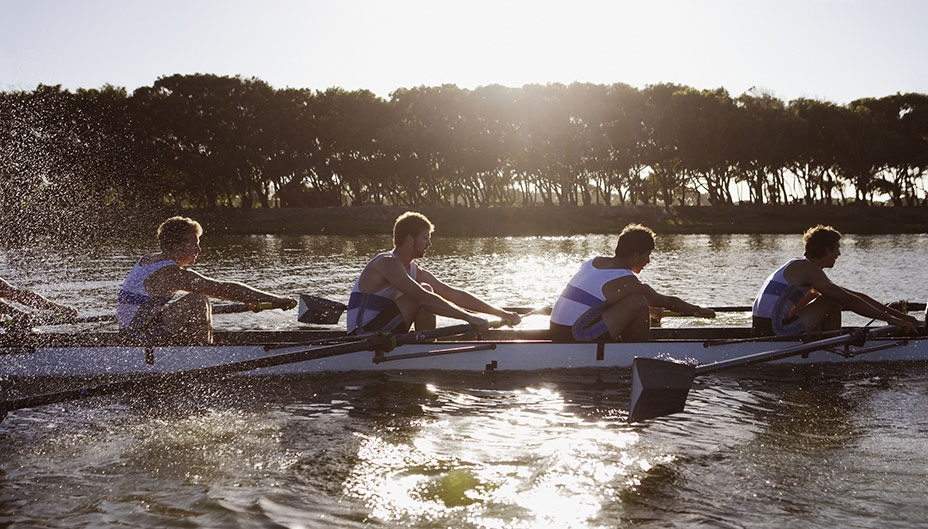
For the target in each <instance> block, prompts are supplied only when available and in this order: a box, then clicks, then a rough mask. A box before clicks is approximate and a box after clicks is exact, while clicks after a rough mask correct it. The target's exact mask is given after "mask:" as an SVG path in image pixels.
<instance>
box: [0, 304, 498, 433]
mask: <svg viewBox="0 0 928 529" xmlns="http://www.w3.org/2000/svg"><path fill="white" fill-rule="evenodd" d="M503 324H504V322H492V323H491V324H490V326H491V327H500V326H502V325H503ZM474 329H475V326H474V325H473V324H470V323H465V324H461V325H452V326H449V327H440V328H437V329H431V330H427V331H418V332H408V333H404V334H396V335H392V334H380V335H376V336H370V337H368V338H366V339H364V340H362V341H360V342H351V343H343V344H336V345H329V346H322V347H314V348H310V349H303V350H301V351H293V352H289V353H284V354H279V355H271V356H265V357H261V358H254V359H251V360H243V361H239V362H231V363H228V364H221V365H216V366H209V367H201V368H198V369H191V370H189V371H177V372H172V373H158V374H154V375H146V376H142V377H137V378H133V379H130V380H123V381H119V382H110V383H107V384H101V385H97V386H90V387H84V388H78V389H71V390H67V391H59V392H55V393H46V394H43V395H35V396H32V397H23V398H19V399H11V400H7V401H4V402H2V403H0V421H2V420H3V418H4V417H6V414H7V413H8V412H10V411H13V410H19V409H23V408H34V407H36V406H45V405H48V404H56V403H59V402H67V401H71V400H77V399H83V398H86V397H93V396H98V395H106V394H110V393H116V392H119V391H123V390H126V389H134V388H141V387H147V386H152V385H157V384H164V383H168V382H176V381H181V380H192V379H196V378H201V377H208V376H215V375H220V374H224V373H233V372H238V371H251V370H254V369H262V368H267V367H273V366H279V365H284V364H292V363H295V362H305V361H307V360H318V359H321V358H328V357H331V356H338V355H344V354H350V353H356V352H359V351H368V350H371V351H373V350H378V351H391V350H393V349H394V348H395V347H398V346H400V345H405V344H410V343H418V342H424V341H426V340H433V339H435V338H441V337H444V336H454V335H457V334H464V333H467V332H471V331H473V330H474Z"/></svg>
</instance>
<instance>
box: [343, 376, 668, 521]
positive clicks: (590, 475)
mask: <svg viewBox="0 0 928 529" xmlns="http://www.w3.org/2000/svg"><path fill="white" fill-rule="evenodd" d="M558 389H559V388H558V387H555V386H530V387H525V388H522V389H519V390H475V389H471V390H467V391H456V390H453V389H448V388H443V387H438V386H430V390H431V391H432V392H434V397H433V398H432V399H430V403H429V404H428V405H427V406H425V407H424V412H425V416H424V417H422V418H421V419H419V420H417V421H416V422H415V424H416V425H417V428H416V431H415V434H414V435H413V437H412V438H411V439H407V438H406V437H405V436H402V437H401V438H400V439H399V440H396V439H395V433H394V432H393V431H388V432H383V433H379V434H364V435H360V434H359V437H360V439H361V446H360V448H359V452H358V456H359V461H358V463H357V464H356V465H355V467H354V468H353V469H352V472H351V476H350V477H349V479H348V480H347V481H346V483H345V491H346V493H348V494H350V495H352V496H356V497H359V498H361V499H363V501H364V502H365V505H367V507H368V508H369V509H370V511H371V513H372V515H373V516H374V517H376V518H378V519H380V520H382V521H385V522H401V521H402V522H403V523H404V524H407V523H408V524H409V525H412V526H417V527H419V526H435V527H448V526H454V527H462V526H476V527H552V528H553V527H557V528H561V527H588V526H589V524H590V520H593V519H595V518H596V516H597V513H598V512H599V511H600V510H601V509H602V508H603V506H604V505H609V504H611V503H612V502H613V501H614V498H615V496H616V495H618V494H621V493H623V492H625V491H626V490H628V489H629V488H634V487H636V486H638V485H639V484H640V483H641V476H642V475H643V474H647V472H648V471H649V470H650V469H651V468H652V467H653V466H654V465H656V464H660V463H661V462H665V461H667V460H668V459H669V456H667V455H666V454H660V453H653V454H649V453H648V451H647V450H642V449H641V448H640V447H639V446H638V442H639V436H638V434H637V433H635V432H632V431H630V430H629V429H628V428H626V427H624V426H623V425H620V424H618V423H614V422H611V421H608V420H606V421H603V420H600V421H595V420H586V419H583V418H580V417H578V416H577V415H575V414H573V413H571V411H570V408H571V406H570V405H569V403H568V401H567V400H565V398H564V396H563V395H562V394H561V393H560V392H559V390H558Z"/></svg>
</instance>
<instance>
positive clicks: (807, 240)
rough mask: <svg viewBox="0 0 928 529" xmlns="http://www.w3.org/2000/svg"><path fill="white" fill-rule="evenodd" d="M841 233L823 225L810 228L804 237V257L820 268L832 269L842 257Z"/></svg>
mask: <svg viewBox="0 0 928 529" xmlns="http://www.w3.org/2000/svg"><path fill="white" fill-rule="evenodd" d="M840 241H841V233H840V232H839V231H838V230H836V229H834V228H832V227H831V226H823V225H821V224H819V225H817V226H815V227H812V228H809V229H808V230H806V232H805V233H804V234H803V235H802V243H803V246H804V248H805V250H804V252H803V255H804V256H805V258H806V259H808V260H809V261H811V262H813V263H815V264H816V265H817V266H818V267H819V268H832V267H834V266H835V261H837V260H838V256H839V255H841V242H840Z"/></svg>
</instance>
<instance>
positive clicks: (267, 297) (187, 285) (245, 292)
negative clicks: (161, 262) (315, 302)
mask: <svg viewBox="0 0 928 529" xmlns="http://www.w3.org/2000/svg"><path fill="white" fill-rule="evenodd" d="M165 272H168V273H167V274H165V275H163V276H160V277H158V279H159V280H160V281H159V283H160V284H161V285H168V284H169V285H170V288H169V289H168V290H171V291H175V290H183V291H185V292H196V293H199V294H204V295H206V296H210V297H213V298H219V299H226V300H229V301H239V302H242V303H270V304H272V305H273V306H274V307H278V308H283V307H286V306H288V305H292V303H293V300H292V299H291V298H288V297H284V296H276V295H274V294H270V293H268V292H264V291H261V290H258V289H256V288H252V287H250V286H248V285H246V284H244V283H239V282H237V281H217V280H215V279H212V278H210V277H206V276H204V275H203V274H200V273H198V272H194V271H193V270H185V269H183V268H180V267H174V268H173V270H170V271H169V270H168V269H165ZM156 273H157V272H156ZM147 282H148V281H147V280H146V287H147Z"/></svg>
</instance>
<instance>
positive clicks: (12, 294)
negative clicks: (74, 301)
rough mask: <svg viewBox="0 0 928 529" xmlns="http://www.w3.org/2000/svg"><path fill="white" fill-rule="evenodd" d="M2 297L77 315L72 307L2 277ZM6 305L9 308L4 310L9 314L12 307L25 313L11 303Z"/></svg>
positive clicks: (41, 308) (35, 306) (0, 297)
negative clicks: (19, 286) (12, 283)
mask: <svg viewBox="0 0 928 529" xmlns="http://www.w3.org/2000/svg"><path fill="white" fill-rule="evenodd" d="M0 299H8V300H10V301H15V302H17V303H21V304H23V305H26V306H27V307H32V308H35V309H39V310H47V311H50V312H54V313H56V314H60V315H62V316H65V317H71V318H73V317H75V316H77V311H76V310H74V309H72V308H71V307H68V306H65V305H61V304H59V303H55V302H54V301H51V300H49V299H47V298H45V297H44V296H42V295H41V294H38V293H36V292H33V291H31V290H29V289H25V288H18V287H15V286H13V285H11V284H9V283H7V282H6V281H4V280H3V279H0ZM4 305H6V307H8V309H6V310H4V312H6V313H7V314H10V313H11V310H10V309H12V311H16V312H18V313H23V311H21V310H19V309H14V308H13V307H12V306H11V305H8V304H4ZM23 314H25V313H23Z"/></svg>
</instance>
